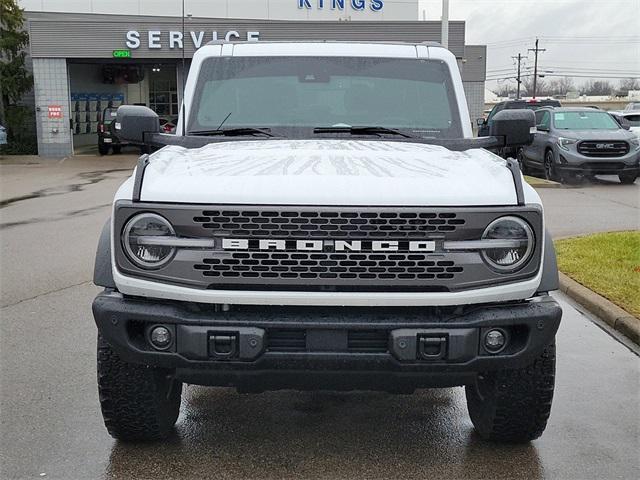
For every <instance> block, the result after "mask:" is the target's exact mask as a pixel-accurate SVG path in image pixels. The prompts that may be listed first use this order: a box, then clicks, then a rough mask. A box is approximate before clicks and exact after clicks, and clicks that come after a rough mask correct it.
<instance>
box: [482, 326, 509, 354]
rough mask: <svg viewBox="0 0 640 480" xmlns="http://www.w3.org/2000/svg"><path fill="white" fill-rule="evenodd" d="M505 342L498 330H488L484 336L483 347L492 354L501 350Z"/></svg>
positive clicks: (503, 336) (502, 334)
mask: <svg viewBox="0 0 640 480" xmlns="http://www.w3.org/2000/svg"><path fill="white" fill-rule="evenodd" d="M506 342H507V339H506V337H505V335H504V333H502V332H501V331H500V330H489V331H488V332H487V334H486V335H485V336H484V347H485V348H486V349H487V350H489V351H490V352H493V353H496V352H498V351H500V350H502V349H503V348H504V346H505V344H506Z"/></svg>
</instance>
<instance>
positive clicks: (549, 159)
mask: <svg viewBox="0 0 640 480" xmlns="http://www.w3.org/2000/svg"><path fill="white" fill-rule="evenodd" d="M553 157H554V155H553V151H551V150H547V151H546V152H545V154H544V164H543V171H544V178H545V179H546V180H550V181H552V182H557V181H560V180H561V179H560V178H559V177H558V172H557V170H556V164H555V160H554V158H553Z"/></svg>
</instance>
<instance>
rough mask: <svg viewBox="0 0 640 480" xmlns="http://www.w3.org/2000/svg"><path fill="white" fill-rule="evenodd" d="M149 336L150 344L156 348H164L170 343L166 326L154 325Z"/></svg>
mask: <svg viewBox="0 0 640 480" xmlns="http://www.w3.org/2000/svg"><path fill="white" fill-rule="evenodd" d="M149 338H150V339H151V344H152V345H153V346H154V347H155V348H157V349H158V350H164V349H165V348H167V347H168V346H169V345H171V332H170V331H169V329H168V328H166V327H154V328H153V330H151V335H149Z"/></svg>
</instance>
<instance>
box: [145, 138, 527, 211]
mask: <svg viewBox="0 0 640 480" xmlns="http://www.w3.org/2000/svg"><path fill="white" fill-rule="evenodd" d="M141 200H142V201H149V202H175V203H205V204H206V203H228V204H263V205H264V204H267V205H268V204H271V205H300V204H306V205H389V206H393V205H405V206H407V205H412V206H445V205H447V206H461V205H478V206H485V205H515V204H517V198H516V192H515V186H514V182H513V178H512V176H511V172H510V171H509V169H508V168H507V167H506V162H505V160H503V159H502V158H500V157H498V156H496V155H494V154H492V153H490V152H487V151H485V150H468V151H465V152H454V151H450V150H448V149H446V148H444V147H440V146H434V145H425V144H417V143H403V142H382V141H351V140H254V141H237V142H221V143H212V144H209V145H206V146H204V147H202V148H199V149H186V148H182V147H176V146H170V147H165V148H163V149H162V150H159V151H158V152H156V153H154V154H153V155H151V158H150V162H149V165H148V167H147V169H146V170H145V175H144V181H143V184H142V191H141Z"/></svg>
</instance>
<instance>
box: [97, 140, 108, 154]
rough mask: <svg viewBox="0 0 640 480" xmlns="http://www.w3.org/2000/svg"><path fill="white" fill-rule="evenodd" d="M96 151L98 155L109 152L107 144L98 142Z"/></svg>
mask: <svg viewBox="0 0 640 480" xmlns="http://www.w3.org/2000/svg"><path fill="white" fill-rule="evenodd" d="M98 153H99V154H100V155H106V154H108V153H109V146H108V145H105V144H104V143H99V144H98Z"/></svg>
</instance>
